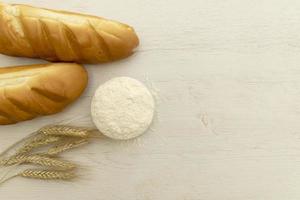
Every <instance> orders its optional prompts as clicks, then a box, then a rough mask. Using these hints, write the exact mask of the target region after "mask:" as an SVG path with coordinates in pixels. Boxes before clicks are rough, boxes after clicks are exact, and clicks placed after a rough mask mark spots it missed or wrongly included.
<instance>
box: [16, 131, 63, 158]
mask: <svg viewBox="0 0 300 200" xmlns="http://www.w3.org/2000/svg"><path fill="white" fill-rule="evenodd" d="M60 139H61V138H60V137H56V136H45V135H37V136H36V137H35V138H33V139H32V140H31V141H28V142H27V143H26V144H24V145H23V146H22V147H21V148H20V149H18V150H17V152H16V154H15V155H20V154H26V153H28V152H30V151H31V150H33V149H35V148H38V147H41V146H45V145H48V144H51V143H54V142H57V141H59V140H60Z"/></svg>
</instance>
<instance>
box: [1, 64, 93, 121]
mask: <svg viewBox="0 0 300 200" xmlns="http://www.w3.org/2000/svg"><path fill="white" fill-rule="evenodd" d="M87 80H88V77H87V73H86V71H85V69H84V68H83V67H82V66H81V65H78V64H72V63H53V64H42V65H28V66H18V67H5V68H0V124H2V125H3V124H13V123H17V122H19V121H24V120H29V119H33V118H35V117H37V116H40V115H50V114H54V113H57V112H59V111H61V110H62V109H64V108H65V107H66V106H67V105H68V104H70V103H71V102H73V101H74V100H75V99H77V98H78V97H79V96H80V95H81V93H82V92H83V91H84V89H85V87H86V85H87Z"/></svg>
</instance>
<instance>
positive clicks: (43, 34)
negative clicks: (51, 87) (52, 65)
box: [0, 3, 139, 63]
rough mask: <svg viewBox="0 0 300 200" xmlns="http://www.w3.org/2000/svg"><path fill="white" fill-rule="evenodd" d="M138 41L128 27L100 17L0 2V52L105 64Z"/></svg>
mask: <svg viewBox="0 0 300 200" xmlns="http://www.w3.org/2000/svg"><path fill="white" fill-rule="evenodd" d="M138 44H139V39H138V37H137V35H136V33H135V31H134V29H133V28H131V27H130V26H128V25H125V24H122V23H119V22H116V21H112V20H107V19H104V18H100V17H95V16H90V15H83V14H77V13H71V12H65V11H55V10H50V9H43V8H35V7H31V6H26V5H10V4H4V3H0V53H3V54H7V55H12V56H23V57H31V58H42V59H45V60H49V61H67V62H69V61H71V62H79V63H100V62H108V61H113V60H117V59H121V58H124V57H127V56H129V55H131V54H132V53H133V50H134V49H135V48H136V47H137V46H138Z"/></svg>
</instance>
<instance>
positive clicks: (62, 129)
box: [38, 125, 90, 138]
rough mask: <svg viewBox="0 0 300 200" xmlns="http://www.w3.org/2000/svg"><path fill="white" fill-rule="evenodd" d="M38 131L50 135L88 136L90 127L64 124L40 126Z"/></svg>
mask: <svg viewBox="0 0 300 200" xmlns="http://www.w3.org/2000/svg"><path fill="white" fill-rule="evenodd" d="M38 132H39V133H42V134H44V135H52V136H70V137H81V138H88V137H89V136H90V129H87V128H79V127H73V126H64V125H51V126H46V127H44V128H41V129H40V130H39V131H38Z"/></svg>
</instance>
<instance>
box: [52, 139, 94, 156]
mask: <svg viewBox="0 0 300 200" xmlns="http://www.w3.org/2000/svg"><path fill="white" fill-rule="evenodd" d="M87 143H88V140H87V139H80V140H75V141H68V142H65V143H62V144H60V145H58V146H55V147H52V148H50V149H49V150H48V152H47V153H46V155H49V156H56V155H57V154H59V153H62V152H65V151H68V150H70V149H74V148H77V147H79V146H81V145H85V144H87Z"/></svg>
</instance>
